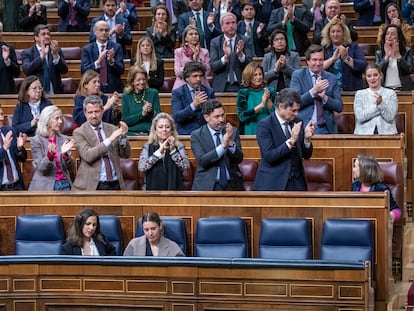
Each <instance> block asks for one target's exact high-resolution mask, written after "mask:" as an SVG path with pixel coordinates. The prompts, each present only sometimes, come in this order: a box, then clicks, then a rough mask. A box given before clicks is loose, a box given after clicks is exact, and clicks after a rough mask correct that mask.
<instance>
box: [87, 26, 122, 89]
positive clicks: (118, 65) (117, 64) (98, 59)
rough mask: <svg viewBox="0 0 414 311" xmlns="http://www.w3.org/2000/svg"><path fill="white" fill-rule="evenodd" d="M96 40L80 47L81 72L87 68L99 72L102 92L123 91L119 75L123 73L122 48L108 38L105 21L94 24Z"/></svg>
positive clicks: (107, 28)
mask: <svg viewBox="0 0 414 311" xmlns="http://www.w3.org/2000/svg"><path fill="white" fill-rule="evenodd" d="M94 33H95V38H96V42H93V43H89V44H88V45H85V46H84V47H83V49H82V59H81V72H82V74H83V73H84V72H85V71H86V70H88V69H91V70H95V71H96V72H99V74H100V78H101V90H102V91H103V92H104V93H113V92H115V91H117V92H120V93H121V92H123V88H124V84H123V83H122V80H121V75H122V74H123V73H124V59H123V56H122V48H121V46H120V45H119V44H118V43H114V42H112V41H110V40H108V36H109V26H108V23H107V22H105V21H98V22H96V23H95V25H94Z"/></svg>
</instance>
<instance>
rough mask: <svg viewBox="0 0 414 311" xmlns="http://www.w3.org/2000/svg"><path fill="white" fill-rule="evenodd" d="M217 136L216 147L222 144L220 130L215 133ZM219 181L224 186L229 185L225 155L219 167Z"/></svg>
mask: <svg viewBox="0 0 414 311" xmlns="http://www.w3.org/2000/svg"><path fill="white" fill-rule="evenodd" d="M214 135H215V136H216V147H217V146H220V145H221V139H220V132H217V133H215V134H214ZM219 170H220V171H219V183H220V186H222V187H223V188H224V187H226V186H227V177H226V164H225V163H224V157H223V158H221V159H220V168H219Z"/></svg>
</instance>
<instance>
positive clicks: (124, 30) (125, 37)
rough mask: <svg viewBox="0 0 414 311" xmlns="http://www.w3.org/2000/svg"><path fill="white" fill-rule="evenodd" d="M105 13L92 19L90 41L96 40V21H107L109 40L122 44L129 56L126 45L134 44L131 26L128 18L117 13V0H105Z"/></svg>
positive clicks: (123, 49)
mask: <svg viewBox="0 0 414 311" xmlns="http://www.w3.org/2000/svg"><path fill="white" fill-rule="evenodd" d="M103 10H104V14H103V15H101V16H99V17H95V18H94V19H93V20H92V23H91V28H90V31H89V42H91V43H92V42H94V41H95V39H96V35H95V23H96V22H98V21H106V22H107V23H108V25H109V40H110V41H112V42H114V43H119V44H120V45H121V46H122V52H123V54H124V57H128V56H129V55H128V54H127V50H126V46H127V45H131V44H132V34H131V27H130V26H129V22H128V20H127V19H125V18H123V17H122V16H121V14H118V15H116V12H117V9H116V0H103Z"/></svg>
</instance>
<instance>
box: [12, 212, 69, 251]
mask: <svg viewBox="0 0 414 311" xmlns="http://www.w3.org/2000/svg"><path fill="white" fill-rule="evenodd" d="M64 242H65V234H64V231H63V222H62V217H60V216H59V215H21V216H17V222H16V236H15V252H16V255H59V254H60V249H61V247H62V244H63V243H64Z"/></svg>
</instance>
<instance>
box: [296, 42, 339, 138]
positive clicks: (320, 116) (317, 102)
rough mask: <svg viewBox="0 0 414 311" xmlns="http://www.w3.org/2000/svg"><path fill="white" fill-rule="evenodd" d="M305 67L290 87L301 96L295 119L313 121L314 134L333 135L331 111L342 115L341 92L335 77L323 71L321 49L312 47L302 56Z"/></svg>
mask: <svg viewBox="0 0 414 311" xmlns="http://www.w3.org/2000/svg"><path fill="white" fill-rule="evenodd" d="M305 58H306V62H307V64H308V67H306V68H303V69H298V70H295V71H294V72H293V74H292V79H291V81H290V87H291V88H292V89H293V90H295V91H296V92H298V93H299V94H300V95H301V105H300V111H299V115H298V117H299V118H300V119H302V120H303V122H305V123H308V122H309V120H312V121H313V122H314V123H315V124H316V130H315V133H316V134H336V133H338V127H337V125H336V122H335V117H334V111H336V112H341V111H342V98H341V89H340V88H339V86H338V80H337V78H336V76H335V75H334V74H332V73H330V72H328V71H324V70H323V61H324V53H323V49H322V47H321V46H320V45H317V44H312V45H311V46H310V47H309V48H308V49H307V50H306V53H305Z"/></svg>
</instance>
